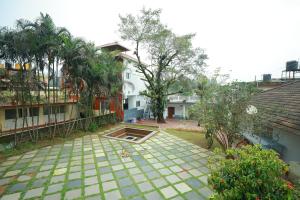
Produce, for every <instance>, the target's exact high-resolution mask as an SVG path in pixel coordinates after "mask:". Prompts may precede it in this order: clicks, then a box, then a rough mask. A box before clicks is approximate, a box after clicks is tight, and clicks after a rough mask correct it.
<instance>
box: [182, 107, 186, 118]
mask: <svg viewBox="0 0 300 200" xmlns="http://www.w3.org/2000/svg"><path fill="white" fill-rule="evenodd" d="M182 115H183V119H185V104H184V103H183V105H182Z"/></svg>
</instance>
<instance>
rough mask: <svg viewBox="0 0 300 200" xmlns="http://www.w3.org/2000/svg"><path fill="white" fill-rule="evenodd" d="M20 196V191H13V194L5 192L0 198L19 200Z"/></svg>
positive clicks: (3, 199) (2, 199)
mask: <svg viewBox="0 0 300 200" xmlns="http://www.w3.org/2000/svg"><path fill="white" fill-rule="evenodd" d="M20 196H21V193H20V192H18V193H14V194H7V195H4V196H2V198H1V200H19V199H20Z"/></svg>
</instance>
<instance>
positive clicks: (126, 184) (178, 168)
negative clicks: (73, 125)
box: [0, 132, 211, 200]
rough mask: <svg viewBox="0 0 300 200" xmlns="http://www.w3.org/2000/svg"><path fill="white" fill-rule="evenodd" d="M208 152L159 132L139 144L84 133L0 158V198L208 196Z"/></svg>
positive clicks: (150, 199)
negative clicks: (37, 148)
mask: <svg viewBox="0 0 300 200" xmlns="http://www.w3.org/2000/svg"><path fill="white" fill-rule="evenodd" d="M102 134H103V133H102ZM123 149H125V150H126V151H127V152H129V157H126V158H123V157H122V156H121V155H122V151H123ZM209 154H210V152H209V151H207V150H205V149H202V148H200V147H198V146H195V145H193V144H191V143H188V142H186V141H184V140H182V139H179V138H177V137H175V136H171V135H169V134H167V133H164V132H160V133H157V134H156V135H155V136H153V137H151V138H150V139H148V140H147V141H146V142H144V143H143V144H133V143H128V142H122V141H118V140H114V139H107V138H103V137H101V135H100V134H94V135H87V136H85V137H82V138H77V139H74V140H71V141H69V142H66V143H64V144H59V145H54V146H49V147H46V148H41V149H39V150H35V151H31V152H28V153H26V154H24V155H21V156H15V157H11V158H9V159H8V160H7V161H5V162H3V163H1V164H0V177H1V178H0V196H2V197H0V199H1V200H14V199H47V200H56V199H98V200H99V199H108V200H115V199H148V200H159V199H188V200H193V199H195V200H201V199H208V197H209V195H210V194H211V190H210V189H209V188H208V187H207V174H208V172H209V171H208V168H207V167H206V163H207V156H208V155H209Z"/></svg>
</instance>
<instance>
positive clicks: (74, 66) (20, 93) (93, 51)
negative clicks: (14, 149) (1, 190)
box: [0, 13, 122, 144]
mask: <svg viewBox="0 0 300 200" xmlns="http://www.w3.org/2000/svg"><path fill="white" fill-rule="evenodd" d="M0 59H2V60H4V61H5V62H7V63H11V64H16V63H17V64H19V66H20V69H19V70H15V72H13V73H5V71H4V73H3V70H2V74H1V79H2V80H1V84H5V87H2V85H1V88H0V90H1V91H0V92H1V96H3V95H4V96H5V99H7V98H6V97H7V96H8V95H7V91H8V90H10V93H11V94H12V95H11V96H15V97H14V100H13V101H12V102H13V104H14V105H15V109H16V113H17V114H16V120H15V129H17V128H20V127H19V125H18V126H17V124H19V123H17V122H18V120H20V119H18V112H19V108H21V109H22V113H26V112H24V111H27V110H29V112H32V110H33V109H32V108H33V106H34V105H33V104H34V103H38V104H40V103H47V105H48V109H49V108H50V109H49V112H48V123H49V124H50V123H52V122H53V121H51V120H52V119H51V118H52V117H50V115H54V116H55V121H54V127H53V126H48V128H49V132H50V134H48V135H49V136H50V137H54V136H55V133H56V125H57V122H58V119H57V112H58V109H56V107H55V105H54V106H53V107H54V109H51V106H52V105H53V104H55V103H57V102H58V101H60V99H59V97H58V96H59V95H60V94H62V93H63V94H64V101H65V102H66V101H69V99H70V98H71V95H74V94H76V96H77V97H80V101H79V102H78V99H76V103H77V105H83V106H82V107H83V112H85V116H87V117H89V118H90V119H92V117H93V112H92V109H93V101H94V98H95V97H96V96H100V95H99V94H100V93H102V95H103V96H105V97H106V98H108V100H110V98H113V97H115V96H116V95H117V94H118V92H119V91H120V90H121V87H122V77H121V70H122V69H121V67H120V63H119V62H118V59H117V57H116V54H109V53H105V52H100V51H99V49H98V48H96V47H95V45H94V43H92V42H85V41H84V40H82V39H80V38H74V37H72V35H71V34H70V33H69V31H68V30H67V29H65V28H63V27H57V26H56V25H55V23H54V22H53V20H52V18H51V17H50V16H49V15H48V14H42V13H41V14H40V16H39V17H38V18H37V19H36V20H34V21H29V20H26V19H20V20H17V26H16V27H14V28H12V29H9V28H1V29H0ZM28 64H29V66H30V67H29V68H28V67H26V66H28ZM60 64H62V65H63V67H61V65H60ZM59 70H61V71H62V75H63V78H64V84H63V85H64V87H63V88H61V90H60V91H59V90H58V89H54V90H52V89H51V90H50V84H51V83H52V85H53V86H57V85H58V75H59ZM45 75H47V79H48V80H47V81H46V80H45V79H46V77H45ZM41 76H42V80H41ZM3 77H4V78H3ZM40 89H43V92H44V94H41V91H40ZM11 91H12V92H11ZM36 91H37V97H36V96H35V95H36ZM103 91H104V92H105V94H103ZM42 98H43V99H42ZM40 101H43V102H40ZM116 102H118V101H116ZM5 103H8V102H5ZM72 111H73V104H72V109H71V115H72ZM22 116H23V127H22V128H24V127H25V125H26V128H29V134H30V137H31V139H32V140H33V141H36V140H37V138H38V137H39V135H38V130H39V129H38V128H37V127H38V126H32V125H33V124H35V125H37V124H38V125H41V124H40V123H39V118H38V121H37V123H36V122H34V118H33V115H31V120H32V123H31V125H30V124H29V123H28V118H29V117H27V115H26V114H23V115H22ZM38 117H39V115H38ZM64 120H66V119H65V117H64ZM85 121H88V120H85ZM75 122H76V120H73V122H72V123H68V125H69V127H68V128H67V129H65V128H66V126H63V128H64V131H59V132H65V134H64V135H68V134H69V133H70V132H71V131H72V129H73V127H74V123H75ZM45 125H48V124H45ZM15 132H16V131H15ZM34 132H36V134H35V133H34ZM32 133H34V134H32ZM40 136H41V135H40ZM21 137H22V134H21ZM15 143H16V144H17V134H15Z"/></svg>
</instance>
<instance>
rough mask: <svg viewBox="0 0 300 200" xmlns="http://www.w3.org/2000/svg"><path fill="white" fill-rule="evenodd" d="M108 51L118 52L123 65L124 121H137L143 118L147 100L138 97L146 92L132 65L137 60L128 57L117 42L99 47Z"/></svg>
mask: <svg viewBox="0 0 300 200" xmlns="http://www.w3.org/2000/svg"><path fill="white" fill-rule="evenodd" d="M100 47H101V48H102V49H106V50H108V51H118V52H120V53H119V55H118V58H119V60H120V61H121V62H122V64H123V73H122V79H123V91H122V93H123V109H124V121H125V122H134V121H136V120H137V119H140V118H143V117H144V112H145V110H146V108H147V103H148V101H147V98H146V97H145V96H143V95H140V92H142V91H144V90H146V86H145V82H144V81H143V80H142V78H143V75H142V74H141V73H138V72H137V71H136V67H135V66H134V65H136V64H137V62H138V61H137V60H136V59H135V58H134V57H132V56H130V55H129V53H128V51H129V49H128V48H126V47H124V46H123V45H121V44H119V43H118V42H114V43H109V44H105V45H102V46H100Z"/></svg>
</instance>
